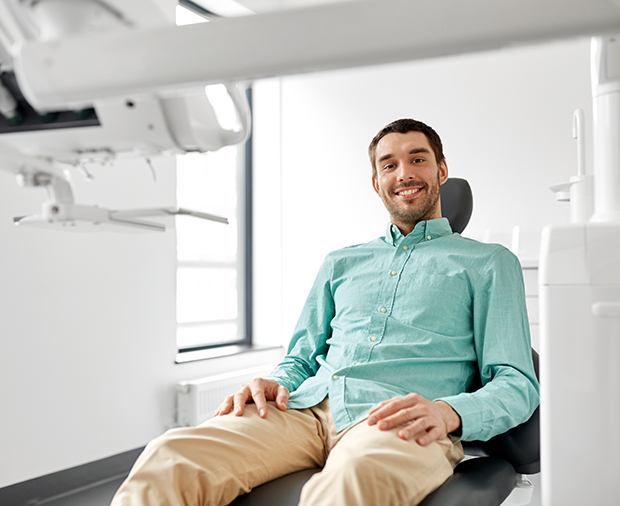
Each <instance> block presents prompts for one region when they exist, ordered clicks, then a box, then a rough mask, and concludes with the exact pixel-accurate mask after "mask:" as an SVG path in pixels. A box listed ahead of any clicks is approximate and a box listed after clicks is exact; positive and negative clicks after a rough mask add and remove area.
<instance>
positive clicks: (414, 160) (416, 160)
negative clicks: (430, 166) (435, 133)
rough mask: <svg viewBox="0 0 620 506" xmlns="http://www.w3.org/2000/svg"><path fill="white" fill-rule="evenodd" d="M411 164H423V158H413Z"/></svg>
mask: <svg viewBox="0 0 620 506" xmlns="http://www.w3.org/2000/svg"><path fill="white" fill-rule="evenodd" d="M411 162H412V163H423V162H424V158H414V159H413V160H412V161H411Z"/></svg>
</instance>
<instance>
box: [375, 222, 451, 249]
mask: <svg viewBox="0 0 620 506" xmlns="http://www.w3.org/2000/svg"><path fill="white" fill-rule="evenodd" d="M450 234H452V228H451V227H450V222H449V221H448V218H435V219H432V220H423V221H419V222H418V223H416V226H415V227H414V229H413V230H412V231H411V233H410V234H409V235H407V237H405V236H403V234H402V232H401V231H400V229H399V228H398V227H397V226H396V225H394V224H393V223H389V224H388V227H387V231H386V234H385V239H386V241H387V242H388V243H389V244H391V245H392V246H398V245H399V244H400V242H401V241H402V240H403V239H411V241H412V242H416V243H417V242H419V241H421V240H422V239H426V240H427V241H430V240H432V239H436V238H437V237H442V236H444V235H450Z"/></svg>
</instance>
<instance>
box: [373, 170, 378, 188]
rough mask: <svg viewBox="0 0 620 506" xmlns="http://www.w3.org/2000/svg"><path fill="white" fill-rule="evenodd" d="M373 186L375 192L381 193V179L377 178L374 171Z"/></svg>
mask: <svg viewBox="0 0 620 506" xmlns="http://www.w3.org/2000/svg"><path fill="white" fill-rule="evenodd" d="M372 187H373V188H374V189H375V192H377V193H379V181H378V180H377V173H376V172H373V173H372Z"/></svg>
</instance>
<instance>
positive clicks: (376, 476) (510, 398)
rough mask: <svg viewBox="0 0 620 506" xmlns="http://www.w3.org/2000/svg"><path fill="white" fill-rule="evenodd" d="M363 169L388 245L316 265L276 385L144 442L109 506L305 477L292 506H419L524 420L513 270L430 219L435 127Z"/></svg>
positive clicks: (521, 327) (387, 138)
mask: <svg viewBox="0 0 620 506" xmlns="http://www.w3.org/2000/svg"><path fill="white" fill-rule="evenodd" d="M369 155H370V161H371V164H372V185H373V187H374V189H375V191H376V192H377V194H378V195H379V196H380V197H381V199H382V200H383V203H384V204H385V207H386V209H387V210H388V212H389V215H390V223H389V225H388V228H387V232H386V235H385V236H382V237H380V238H378V239H376V240H374V241H371V242H369V243H366V244H360V245H356V246H351V247H348V248H344V249H341V250H338V251H334V252H332V253H330V254H329V255H327V257H326V258H325V260H324V262H323V265H322V267H321V269H320V270H319V273H318V275H317V277H316V280H315V282H314V285H313V287H312V289H311V291H310V294H309V296H308V299H307V301H306V304H305V306H304V308H303V311H302V314H301V316H300V318H299V322H298V324H297V327H296V329H295V332H294V334H293V337H292V339H291V342H290V345H289V347H288V352H287V354H286V356H285V357H284V359H283V360H282V361H281V362H280V364H279V365H278V366H277V367H276V368H275V370H274V371H273V372H272V373H271V374H270V375H269V377H267V378H257V379H255V380H253V381H252V382H251V383H250V384H249V385H246V386H245V387H243V388H241V389H240V390H239V391H238V392H236V393H235V394H232V395H230V396H228V397H227V398H226V399H224V401H223V402H222V404H221V406H220V408H219V409H218V410H217V412H216V415H217V416H215V417H214V418H212V419H210V420H208V421H207V422H205V423H204V424H202V425H200V426H198V427H194V428H183V429H174V430H171V431H168V432H167V433H166V434H164V435H163V436H161V437H160V438H157V439H156V440H154V441H153V442H151V443H150V444H149V445H148V446H147V448H146V450H145V451H144V453H143V454H142V456H141V457H140V458H139V459H138V461H137V462H136V464H135V466H134V468H133V469H132V471H131V473H130V475H129V477H128V479H127V480H126V481H125V483H124V484H123V485H122V486H121V488H120V490H119V492H118V493H117V495H116V496H115V499H114V500H113V502H112V504H113V505H115V506H120V505H162V506H163V505H212V504H228V503H230V502H231V501H232V500H233V499H234V498H235V497H237V496H238V495H240V494H242V493H244V492H248V491H249V490H251V489H252V488H253V487H256V486H258V485H260V484H262V483H265V482H267V481H269V480H272V479H275V478H277V477H280V476H283V475H285V474H288V473H292V472H294V471H298V470H301V469H307V468H313V467H322V468H323V469H322V471H321V472H319V473H317V474H315V475H314V476H313V477H312V478H311V479H310V480H309V481H308V483H306V485H305V486H304V489H303V491H302V495H301V499H300V504H302V505H321V506H329V505H334V506H347V505H355V506H360V505H377V504H381V505H404V504H407V505H410V504H418V503H420V502H421V501H422V500H423V499H424V497H426V496H427V495H428V494H429V493H430V492H432V491H433V490H435V489H436V488H437V487H439V486H440V485H441V484H442V483H443V482H444V481H445V480H446V479H447V478H448V477H450V475H451V474H452V472H453V469H454V466H455V465H456V464H457V463H458V462H459V461H460V460H461V459H462V457H463V451H462V445H461V442H460V440H461V439H463V440H474V439H479V440H480V439H481V440H486V439H489V438H491V437H493V436H495V435H497V434H500V433H502V432H505V431H506V430H508V429H510V428H512V427H514V426H516V425H518V424H520V423H522V422H524V421H526V420H527V419H528V418H529V417H530V416H531V415H532V413H533V412H534V410H535V408H536V406H537V405H538V382H537V380H536V376H535V373H534V368H533V364H532V359H531V352H530V336H529V327H528V321H527V313H526V309H525V296H524V289H523V279H522V275H521V269H520V265H519V262H518V260H517V259H516V257H515V256H514V255H513V254H512V253H510V251H508V250H507V249H505V248H504V247H502V246H499V245H492V244H483V243H479V242H476V241H473V240H470V239H465V238H463V237H461V236H460V235H459V234H455V233H453V232H452V230H451V228H450V224H449V223H448V220H447V219H445V218H442V217H441V202H440V196H439V188H440V186H441V185H442V184H444V183H445V181H446V179H447V177H448V167H447V164H446V160H445V157H444V154H443V147H442V144H441V140H440V138H439V136H438V135H437V133H436V132H435V131H434V130H433V129H432V128H431V127H429V126H428V125H426V124H424V123H422V122H420V121H416V120H413V119H401V120H397V121H394V122H393V123H390V124H389V125H387V126H386V127H385V128H383V129H382V130H381V131H380V132H379V133H378V134H377V135H376V136H375V137H374V138H373V140H372V141H371V143H370V146H369ZM476 382H479V383H481V384H482V387H481V388H479V389H478V390H476V391H472V388H473V386H474V384H475V383H476Z"/></svg>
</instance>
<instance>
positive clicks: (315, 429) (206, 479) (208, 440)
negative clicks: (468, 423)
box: [112, 399, 463, 506]
mask: <svg viewBox="0 0 620 506" xmlns="http://www.w3.org/2000/svg"><path fill="white" fill-rule="evenodd" d="M462 458H463V447H462V446H461V443H460V442H459V441H453V440H451V439H450V438H446V439H443V440H441V441H438V442H435V443H432V444H430V445H428V446H426V447H423V446H420V445H418V444H417V443H416V442H415V441H413V440H411V441H403V440H402V439H400V438H399V437H398V436H397V435H396V429H394V430H389V431H381V430H379V429H378V428H377V427H376V426H369V425H368V424H367V423H366V421H361V422H359V423H357V424H355V425H354V426H352V427H350V428H348V429H346V430H344V431H342V432H340V433H339V434H337V433H336V430H335V427H334V422H333V419H332V416H331V413H330V410H329V405H328V400H327V399H325V400H324V401H323V402H321V403H320V404H318V405H317V406H314V407H312V408H307V409H300V410H297V409H290V410H288V411H285V412H282V411H280V410H278V409H277V408H276V407H275V406H274V404H273V403H269V409H268V414H267V418H265V419H262V418H260V417H259V416H258V414H257V411H256V407H255V405H254V404H249V405H248V406H247V407H246V410H245V413H244V414H243V416H235V415H233V414H229V415H224V416H218V417H214V418H211V419H210V420H208V421H207V422H205V423H204V424H202V425H199V426H198V427H192V428H182V429H172V430H169V431H168V432H166V433H165V434H163V435H162V436H160V437H159V438H157V439H155V440H153V441H152V442H151V443H149V444H148V445H147V447H146V448H145V450H144V452H143V453H142V455H141V456H140V457H139V458H138V460H137V461H136V463H135V465H134V467H133V469H132V470H131V472H130V473H129V476H128V477H127V479H126V480H125V482H124V483H123V484H122V485H121V487H120V488H119V490H118V492H117V493H116V495H115V496H114V499H112V506H138V505H139V506H147V505H148V506H207V505H208V506H211V505H224V504H229V503H230V502H231V501H233V500H234V499H235V497H237V496H239V495H241V494H243V493H246V492H249V491H250V490H251V489H252V488H254V487H257V486H258V485H261V484H263V483H265V482H267V481H270V480H273V479H276V478H279V477H280V476H284V475H285V474H289V473H292V472H295V471H300V470H302V469H309V468H313V467H323V470H322V471H321V472H320V473H317V474H315V475H314V476H313V477H312V478H311V479H310V480H309V481H308V483H306V485H305V486H304V488H303V490H302V494H301V499H300V503H299V504H300V505H304V506H309V505H316V506H318V505H320V506H330V505H334V506H349V505H351V506H362V505H372V506H376V505H382V506H389V505H395V506H402V505H407V506H409V505H415V504H418V503H419V502H420V501H421V500H422V499H424V497H426V495H428V494H429V493H430V492H432V491H433V490H435V489H436V488H438V487H439V486H440V485H441V484H442V483H443V482H444V481H445V480H446V479H448V478H449V477H450V476H451V475H452V472H453V469H454V466H455V465H456V464H457V463H458V462H459V461H460V460H461V459H462Z"/></svg>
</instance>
